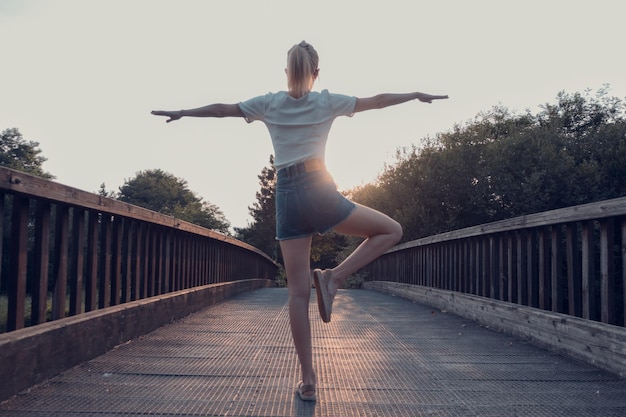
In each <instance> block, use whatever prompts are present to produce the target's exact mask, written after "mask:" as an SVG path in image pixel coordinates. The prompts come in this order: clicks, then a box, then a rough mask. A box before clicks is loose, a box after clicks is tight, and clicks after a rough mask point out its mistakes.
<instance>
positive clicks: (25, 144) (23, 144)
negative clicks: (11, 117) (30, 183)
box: [0, 128, 54, 180]
mask: <svg viewBox="0 0 626 417" xmlns="http://www.w3.org/2000/svg"><path fill="white" fill-rule="evenodd" d="M40 154H41V149H39V142H34V141H26V140H25V139H24V137H23V136H22V134H21V133H20V131H19V130H18V129H16V128H11V129H5V130H4V131H3V132H2V133H0V165H2V166H5V167H7V168H11V169H16V170H19V171H23V172H27V173H29V174H33V175H37V176H38V177H42V178H45V179H48V180H51V179H54V176H53V175H52V174H50V173H49V172H46V171H44V169H43V167H42V165H43V163H44V162H45V161H46V160H47V159H46V158H44V157H43V156H41V155H40Z"/></svg>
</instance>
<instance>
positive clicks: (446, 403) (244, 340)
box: [0, 288, 626, 417]
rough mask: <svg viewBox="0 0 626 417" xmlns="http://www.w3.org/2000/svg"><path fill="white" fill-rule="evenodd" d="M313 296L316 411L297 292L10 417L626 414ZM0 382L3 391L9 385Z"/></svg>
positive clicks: (362, 295) (390, 313) (410, 321)
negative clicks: (294, 334) (329, 309)
mask: <svg viewBox="0 0 626 417" xmlns="http://www.w3.org/2000/svg"><path fill="white" fill-rule="evenodd" d="M314 297H315V294H314V293H313V294H312V303H311V314H312V317H314V318H315V319H314V320H313V338H314V340H313V349H314V359H315V363H316V369H317V373H318V380H319V382H318V401H317V403H305V402H302V401H300V400H299V399H298V398H297V396H296V395H295V393H294V387H295V385H296V382H297V380H298V364H297V360H296V356H295V353H294V350H293V347H292V343H291V334H290V332H289V327H288V321H287V291H286V290H285V289H281V288H270V289H262V290H258V291H255V292H252V293H247V294H243V295H241V296H238V297H237V298H234V299H231V300H229V301H227V302H224V303H222V304H219V305H217V306H214V307H211V308H209V309H206V310H204V311H202V312H200V313H197V314H194V315H193V316H189V317H187V318H186V319H184V320H182V321H179V322H176V323H174V324H172V325H169V326H166V327H163V328H161V329H159V330H157V331H155V332H153V333H150V334H149V335H147V336H145V337H142V338H140V339H137V340H134V341H132V342H130V343H127V344H125V345H122V346H119V347H117V348H116V349H114V350H113V351H111V352H109V353H107V354H105V355H103V356H100V357H98V358H96V359H94V360H92V361H90V362H87V363H84V364H82V365H80V366H78V367H76V368H73V369H71V370H69V371H67V372H65V373H63V374H62V375H60V376H58V377H56V378H53V379H51V380H49V381H48V382H46V383H44V384H42V385H39V386H37V387H34V388H32V389H31V390H29V391H28V392H25V393H22V394H20V395H18V396H16V397H14V398H12V399H11V400H9V401H6V402H4V403H3V404H0V416H11V417H26V416H28V417H33V416H46V417H49V416H98V417H102V416H144V415H150V416H273V417H281V416H333V417H335V416H463V417H465V416H568V417H574V416H584V417H587V416H603V417H609V416H615V417H624V416H626V380H625V379H620V378H618V377H617V376H615V375H612V374H610V373H607V372H603V371H601V370H599V369H596V368H594V367H592V366H589V365H586V364H581V363H579V362H576V361H571V360H568V359H565V358H563V357H561V356H558V355H556V354H553V353H550V352H547V351H544V350H542V349H539V348H536V347H534V346H531V345H528V344H526V343H524V342H523V341H520V340H518V339H515V338H512V337H509V336H506V335H503V334H500V333H496V332H493V331H490V330H488V329H485V328H483V327H480V326H479V325H477V324H475V323H474V322H471V321H468V320H465V319H462V318H459V317H457V316H454V315H451V314H445V313H443V312H441V311H432V310H431V308H429V307H426V306H423V305H419V304H414V303H412V302H409V301H406V300H402V299H398V298H394V297H392V296H389V295H385V294H381V293H376V292H372V291H365V290H361V291H342V292H340V293H339V294H338V296H337V299H336V304H335V307H334V312H333V319H332V322H331V323H330V324H323V323H322V321H321V320H320V319H319V316H318V315H317V310H316V304H315V302H314V300H313V298H314ZM0 383H1V381H0Z"/></svg>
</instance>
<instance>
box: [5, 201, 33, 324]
mask: <svg viewBox="0 0 626 417" xmlns="http://www.w3.org/2000/svg"><path fill="white" fill-rule="evenodd" d="M28 206H29V200H28V198H26V197H14V198H13V216H12V219H13V220H12V229H11V252H10V258H9V285H8V295H9V305H8V309H9V311H8V314H7V330H9V331H11V330H17V329H21V328H23V327H24V304H25V299H26V268H27V254H28V251H27V248H28Z"/></svg>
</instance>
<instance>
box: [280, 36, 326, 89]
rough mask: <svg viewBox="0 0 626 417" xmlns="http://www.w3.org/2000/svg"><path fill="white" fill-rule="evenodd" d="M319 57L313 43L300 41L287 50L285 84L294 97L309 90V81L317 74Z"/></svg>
mask: <svg viewBox="0 0 626 417" xmlns="http://www.w3.org/2000/svg"><path fill="white" fill-rule="evenodd" d="M318 64H319V57H318V55H317V51H316V50H315V48H313V45H311V44H309V43H307V42H305V41H302V42H300V43H299V44H297V45H294V46H293V47H292V48H291V49H290V50H289V52H287V86H288V87H289V92H290V93H291V94H292V95H293V96H294V97H296V98H300V97H302V96H303V95H305V94H307V93H308V92H309V91H311V83H312V82H313V80H314V78H315V76H316V75H317V71H318V68H317V65H318Z"/></svg>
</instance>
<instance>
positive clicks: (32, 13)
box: [0, 0, 626, 227]
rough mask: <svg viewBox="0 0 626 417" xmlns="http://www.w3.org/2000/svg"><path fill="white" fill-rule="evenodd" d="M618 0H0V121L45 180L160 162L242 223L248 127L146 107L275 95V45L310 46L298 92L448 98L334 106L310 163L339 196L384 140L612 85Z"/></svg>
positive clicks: (619, 32) (92, 178) (394, 144)
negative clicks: (363, 108)
mask: <svg viewBox="0 0 626 417" xmlns="http://www.w3.org/2000/svg"><path fill="white" fill-rule="evenodd" d="M625 15H626V3H625V2H623V1H621V0H595V1H588V0H586V1H580V0H527V1H518V0H515V1H513V0H507V1H504V0H473V1H466V0H440V1H432V0H429V1H422V0H406V1H399V0H386V1H384V2H381V1H375V2H374V1H372V2H365V1H363V0H343V1H336V0H317V1H313V2H299V1H295V0H277V1H271V0H268V1H258V0H238V1H221V2H218V1H210V0H206V1H201V0H179V1H176V2H174V1H171V0H167V1H165V0H0V130H4V129H7V128H13V127H15V128H18V129H19V130H20V132H21V133H22V134H23V136H24V138H25V139H26V140H29V141H36V142H39V148H40V149H41V151H42V152H41V155H42V156H44V157H46V158H47V159H48V160H47V161H46V162H45V163H44V165H43V168H44V169H45V170H46V171H48V172H50V173H51V174H53V175H54V176H56V181H57V182H59V183H61V184H65V185H68V186H71V187H75V188H79V189H82V190H85V191H91V192H97V191H98V189H99V188H100V185H101V184H102V183H104V184H105V186H106V189H107V190H109V191H118V190H119V187H120V186H122V185H123V184H124V182H125V181H127V180H129V179H132V178H134V177H135V176H136V175H137V173H138V172H140V171H145V170H150V169H162V170H164V171H166V172H168V173H170V174H172V175H174V176H176V177H178V178H181V179H184V180H185V181H186V182H187V185H188V188H189V189H190V190H191V191H193V192H194V193H196V195H197V196H199V197H201V198H202V199H204V200H205V201H207V202H210V203H212V204H215V205H217V206H218V207H219V208H220V210H221V211H222V212H223V213H224V215H225V217H226V219H227V220H228V221H229V222H230V223H231V225H232V226H233V227H245V226H246V225H247V224H248V223H249V222H250V221H251V218H250V217H249V214H248V207H249V206H250V205H252V204H253V203H254V202H255V201H256V198H255V193H256V192H257V191H258V190H259V188H260V185H259V179H258V175H259V174H260V173H261V171H262V169H263V168H264V167H266V166H268V164H269V156H270V154H272V153H273V151H272V146H271V142H270V138H269V135H268V133H267V129H266V128H265V126H264V125H263V124H262V123H261V122H254V123H251V124H248V123H246V122H245V121H244V120H243V119H238V118H232V119H203V118H184V119H182V120H179V121H177V122H173V123H167V124H166V123H165V119H164V118H160V117H156V116H152V115H151V114H150V111H151V110H178V109H183V108H186V109H189V108H194V107H200V106H204V105H206V104H210V103H216V102H222V103H237V102H240V101H243V100H246V99H248V98H251V97H254V96H257V95H261V94H265V93H267V92H270V91H272V92H275V91H279V90H284V89H286V76H285V73H284V68H285V66H286V54H287V50H288V49H289V48H290V47H291V46H292V45H294V44H296V43H299V42H300V41H301V40H306V41H308V42H310V43H311V44H313V45H314V46H315V48H316V49H317V51H318V52H319V54H320V65H319V66H320V76H319V79H318V81H317V82H316V85H315V87H314V89H315V90H321V89H328V90H330V91H331V92H336V93H342V94H349V95H354V96H357V97H367V96H372V95H375V94H379V93H385V92H394V93H399V92H410V91H421V92H426V93H431V94H448V95H449V96H450V99H449V100H445V101H438V102H434V103H433V104H424V103H420V102H409V103H405V104H402V105H399V106H394V107H390V108H386V109H382V110H374V111H370V112H363V113H358V114H356V115H354V117H351V118H348V117H342V118H338V119H337V120H336V121H335V123H334V125H333V129H332V130H331V134H330V137H329V142H328V145H327V149H326V162H327V166H328V168H329V170H330V172H331V173H332V174H333V177H334V178H335V181H336V183H337V185H338V187H339V188H340V189H342V190H346V189H350V188H353V187H355V186H359V185H364V184H367V183H370V182H372V181H375V179H376V178H377V176H378V175H379V174H380V173H381V172H382V170H383V169H384V167H385V164H393V162H394V161H395V155H396V152H397V150H398V149H401V148H404V147H410V146H413V145H416V146H418V147H419V145H420V143H422V141H423V140H424V138H427V137H435V136H436V135H437V134H439V133H445V132H447V131H450V130H451V129H452V128H453V127H454V126H455V124H464V123H467V122H468V121H471V120H473V119H474V118H475V117H476V116H477V115H478V114H479V113H480V112H485V111H488V110H489V109H491V108H492V107H494V106H498V105H501V106H505V107H507V108H509V109H510V110H511V111H513V112H524V111H526V110H530V111H531V112H533V113H536V112H538V111H540V106H541V105H543V104H546V103H554V102H555V99H556V96H557V94H558V93H559V92H560V91H565V92H568V93H576V92H581V93H583V92H585V91H586V90H588V89H589V90H591V91H592V92H595V91H597V90H598V89H600V88H602V87H603V85H605V84H608V85H609V86H610V90H609V94H611V95H613V96H616V97H620V98H625V97H626V55H625V54H624V53H623V48H624V45H623V41H624V30H623V18H624V16H625Z"/></svg>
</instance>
